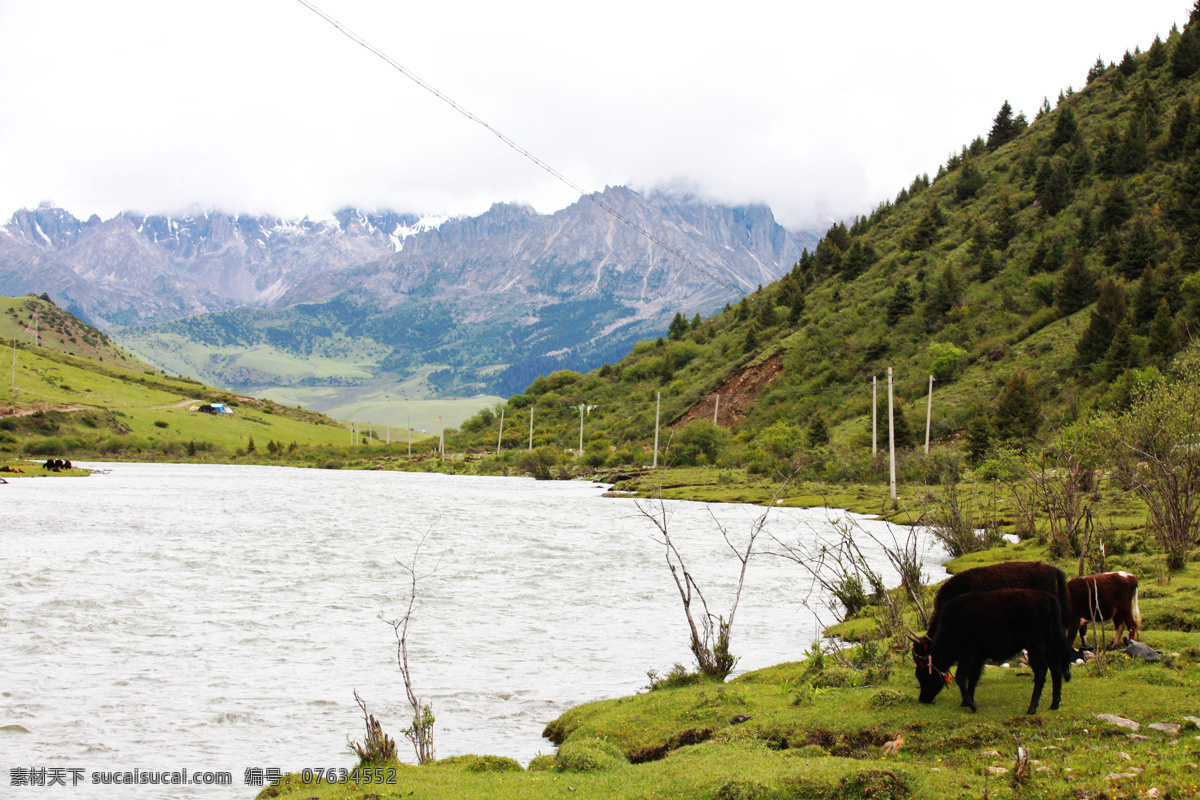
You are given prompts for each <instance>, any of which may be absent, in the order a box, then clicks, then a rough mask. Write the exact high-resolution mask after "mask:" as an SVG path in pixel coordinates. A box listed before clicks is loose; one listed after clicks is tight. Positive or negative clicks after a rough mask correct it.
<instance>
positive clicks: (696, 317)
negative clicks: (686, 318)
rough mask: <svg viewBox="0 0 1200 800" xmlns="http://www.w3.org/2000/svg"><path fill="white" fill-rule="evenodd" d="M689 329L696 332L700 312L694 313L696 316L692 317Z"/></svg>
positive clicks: (698, 325)
mask: <svg viewBox="0 0 1200 800" xmlns="http://www.w3.org/2000/svg"><path fill="white" fill-rule="evenodd" d="M690 327H691V329H692V330H696V329H697V328H699V327H700V312H699V311H697V312H696V316H694V317H692V324H691V326H690Z"/></svg>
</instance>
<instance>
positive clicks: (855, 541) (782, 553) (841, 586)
mask: <svg viewBox="0 0 1200 800" xmlns="http://www.w3.org/2000/svg"><path fill="white" fill-rule="evenodd" d="M829 525H830V529H831V530H832V533H826V532H823V531H821V530H814V531H813V536H812V538H811V540H809V541H805V540H803V539H798V540H797V541H795V542H786V541H783V540H782V539H780V538H778V537H777V536H774V535H771V540H772V542H773V543H774V549H772V550H771V551H770V553H771V554H772V555H775V556H778V557H781V558H786V559H788V560H790V561H793V562H795V563H796V564H797V565H799V566H800V567H801V568H803V570H804V571H805V573H807V575H808V577H809V581H810V582H809V592H808V596H807V597H806V598H805V600H804V601H803V602H804V604H805V605H806V606H809V607H810V608H812V605H810V603H811V601H812V599H813V597H814V595H816V596H817V597H818V598H819V602H821V603H823V604H824V605H825V608H826V610H827V611H829V612H830V613H831V614H833V616H834V617H835V618H836V619H837V620H838V621H844V620H845V619H847V618H849V617H852V616H854V615H855V614H856V613H857V612H858V611H860V610H861V608H862V607H863V605H862V604H859V603H857V602H847V600H852V601H859V600H860V598H859V596H858V591H859V590H860V589H861V590H862V594H863V595H864V596H865V595H866V590H867V589H869V590H870V597H869V600H870V602H872V603H874V604H876V605H878V606H880V607H881V608H882V609H883V611H884V614H883V615H882V616H881V617H880V623H881V624H882V625H883V626H885V627H886V628H888V629H890V631H891V632H893V633H899V632H901V631H907V630H908V628H907V626H906V625H905V624H904V621H903V614H902V610H901V609H900V607H899V606H898V605H897V603H896V600H895V598H894V597H893V596H892V594H890V593H889V592H888V591H887V588H886V584H885V582H884V578H883V575H882V573H881V572H880V571H879V570H877V569H874V568H872V566H871V563H870V561H869V560H868V558H867V556H866V554H865V553H864V552H863V550H862V547H861V546H860V544H859V542H860V541H870V542H873V543H874V544H875V545H876V546H877V547H878V548H879V549H880V550H881V551H882V552H883V554H884V557H885V558H887V560H888V562H889V564H890V565H891V566H892V568H893V569H894V570H895V571H896V572H897V574H898V575H899V576H900V586H901V588H902V589H903V591H904V594H905V595H906V596H907V597H908V598H909V599H910V600H911V601H912V603H913V606H914V607H915V608H916V610H917V613H918V615H919V616H920V617H921V622H922V625H923V626H924V625H925V624H926V623H927V622H928V614H927V612H926V608H925V607H926V597H925V593H926V589H925V583H926V580H925V579H926V576H925V575H924V571H923V569H922V567H921V563H922V562H921V553H920V537H919V533H918V529H917V527H916V526H895V525H891V524H889V525H888V526H887V531H888V533H887V536H886V537H884V536H881V535H877V534H875V533H873V532H871V531H870V530H869V529H867V528H865V527H863V526H862V525H860V524H859V523H858V521H857V520H855V519H853V518H852V517H843V518H839V519H830V520H829ZM898 529H899V530H902V531H903V535H897V530H898ZM818 590H819V591H818ZM814 611H815V609H814Z"/></svg>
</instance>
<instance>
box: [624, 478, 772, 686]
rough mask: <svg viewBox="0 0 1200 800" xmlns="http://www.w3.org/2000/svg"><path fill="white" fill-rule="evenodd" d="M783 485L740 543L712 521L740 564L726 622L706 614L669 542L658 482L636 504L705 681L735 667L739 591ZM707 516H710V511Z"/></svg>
mask: <svg viewBox="0 0 1200 800" xmlns="http://www.w3.org/2000/svg"><path fill="white" fill-rule="evenodd" d="M664 474H665V470H664ZM787 483H788V482H787V480H784V482H783V483H782V484H781V485H780V487H779V488H778V489H777V490H776V492H775V494H774V495H772V497H771V500H770V502H769V503H768V504H767V507H766V508H765V509H764V510H763V512H762V514H760V515H759V516H758V518H757V519H755V520H754V521H753V522H752V523H751V525H750V531H749V533H748V535H747V536H746V538H745V539H744V540H743V541H742V542H740V543H736V544H735V542H734V540H733V537H732V536H731V535H730V533H729V530H728V529H727V528H726V527H725V526H724V525H722V524H721V523H720V522H719V521H717V519H716V517H715V516H714V517H713V522H714V524H716V526H717V528H718V529H719V530H720V531H721V536H722V538H724V540H725V544H726V545H727V546H728V547H729V550H730V551H731V552H732V553H733V555H734V557H735V558H737V560H738V562H739V563H740V564H741V567H740V569H739V571H738V580H737V588H736V590H735V591H734V596H733V602H732V604H731V605H730V607H729V615H728V618H726V617H725V615H718V614H713V613H712V612H711V611H710V610H709V608H708V602H707V601H706V600H705V599H704V593H703V591H701V589H700V585H699V584H698V583H697V582H696V579H695V577H694V576H693V575H692V573H691V572H690V571H689V570H688V568H687V564H686V562H685V561H684V558H683V554H682V553H681V552H680V551H679V548H678V546H677V545H676V543H675V540H674V539H672V538H671V532H670V527H669V525H668V522H669V519H670V514H669V513H668V511H667V506H666V503H665V501H664V499H663V495H662V483H661V481H660V483H659V486H658V489H657V491H656V493H655V496H654V497H653V498H652V499H650V500H646V501H638V502H637V509H638V513H640V514H641V515H642V516H643V517H645V518H646V519H648V520H650V522H651V523H652V524H653V525H654V527H655V528H656V529H657V530H658V536H657V537H655V538H654V541H656V542H657V543H658V544H659V545H661V546H662V547H663V553H664V555H665V557H666V561H667V568H668V569H670V571H671V577H672V578H673V579H674V580H675V588H676V589H678V591H679V599H680V600H681V601H682V603H683V614H684V616H685V617H686V618H687V623H688V630H689V632H690V634H691V650H692V655H694V656H695V657H696V665H697V667H698V668H699V670H700V672H701V673H702V674H704V675H706V676H708V677H711V678H715V679H717V680H724V679H725V678H726V677H727V676H728V675H729V673H730V672H732V671H733V668H734V667H735V666H736V665H737V657H736V656H734V655H733V654H732V653H731V652H730V650H729V644H730V637H731V635H732V631H733V620H734V615H735V614H736V613H737V607H738V603H739V602H740V601H741V597H742V589H743V587H744V586H745V581H746V567H747V566H748V565H749V563H750V558H751V557H752V556H753V555H754V554H755V543H756V541H757V540H758V537H759V536H760V535H761V534H762V532H763V529H764V528H765V526H766V524H767V516H768V515H769V514H770V513H771V508H772V507H773V506H774V505H775V501H776V499H777V498H778V497H779V495H780V494H781V493H782V492H783V490H784V488H785V487H786V486H787ZM709 513H710V515H711V511H710V512H709ZM693 603H697V604H698V605H699V610H698V613H697V612H696V611H694V610H693Z"/></svg>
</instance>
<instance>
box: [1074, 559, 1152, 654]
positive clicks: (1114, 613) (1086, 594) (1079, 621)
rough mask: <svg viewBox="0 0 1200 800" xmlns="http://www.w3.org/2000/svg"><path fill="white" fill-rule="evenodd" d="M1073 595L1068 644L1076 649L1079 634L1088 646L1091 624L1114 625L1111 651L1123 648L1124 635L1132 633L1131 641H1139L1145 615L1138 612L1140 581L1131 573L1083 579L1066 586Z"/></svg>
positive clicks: (1087, 576)
mask: <svg viewBox="0 0 1200 800" xmlns="http://www.w3.org/2000/svg"><path fill="white" fill-rule="evenodd" d="M1067 592H1068V593H1069V594H1070V595H1071V609H1072V613H1071V624H1070V625H1068V626H1067V643H1068V644H1070V645H1071V646H1072V647H1074V646H1075V635H1076V632H1078V633H1080V634H1081V635H1082V637H1083V642H1084V644H1087V626H1088V623H1089V622H1107V621H1108V620H1112V623H1113V640H1112V645H1111V647H1119V646H1120V644H1121V632H1122V630H1123V629H1128V630H1129V638H1131V639H1137V637H1138V630H1139V629H1140V628H1141V627H1142V612H1141V611H1140V610H1139V609H1138V579H1137V576H1136V575H1131V574H1129V573H1128V572H1102V573H1100V574H1099V575H1084V576H1083V577H1080V578H1072V579H1071V580H1070V581H1068V582H1067Z"/></svg>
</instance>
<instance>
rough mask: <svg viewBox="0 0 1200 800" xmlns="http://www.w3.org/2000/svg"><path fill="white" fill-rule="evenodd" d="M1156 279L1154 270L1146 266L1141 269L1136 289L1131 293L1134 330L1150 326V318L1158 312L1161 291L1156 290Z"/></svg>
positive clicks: (1139, 330) (1142, 329) (1141, 329)
mask: <svg viewBox="0 0 1200 800" xmlns="http://www.w3.org/2000/svg"><path fill="white" fill-rule="evenodd" d="M1158 289H1159V287H1158V281H1156V280H1155V279H1154V270H1152V269H1150V268H1149V267H1147V268H1146V269H1145V270H1143V271H1142V277H1141V279H1140V280H1139V281H1138V285H1137V290H1136V291H1135V292H1134V293H1133V303H1132V306H1133V308H1132V309H1131V310H1132V311H1133V322H1134V324H1135V325H1136V331H1137V332H1139V333H1141V332H1143V331H1145V330H1146V329H1147V328H1149V327H1150V320H1152V319H1154V315H1155V313H1157V312H1158V303H1159V301H1160V300H1162V299H1163V298H1162V293H1161V292H1160V291H1159V290H1158Z"/></svg>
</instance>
